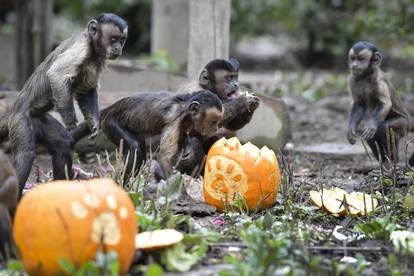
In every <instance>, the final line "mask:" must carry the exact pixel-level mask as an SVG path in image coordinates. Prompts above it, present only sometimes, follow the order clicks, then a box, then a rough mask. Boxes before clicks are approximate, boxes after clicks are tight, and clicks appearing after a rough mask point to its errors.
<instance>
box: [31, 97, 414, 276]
mask: <svg viewBox="0 0 414 276" xmlns="http://www.w3.org/2000/svg"><path fill="white" fill-rule="evenodd" d="M283 99H284V101H285V103H286V105H287V106H288V109H289V112H290V119H291V123H292V131H293V133H292V134H293V140H292V141H291V142H289V143H288V145H287V147H286V149H285V150H284V153H285V161H286V162H287V164H291V165H292V168H293V171H292V172H293V173H292V174H291V176H290V177H291V179H292V182H291V184H292V185H293V187H294V188H293V189H292V190H295V189H296V190H299V189H300V190H301V191H302V193H300V194H296V195H295V198H294V204H300V205H304V206H312V204H311V202H310V200H309V198H308V191H309V190H318V189H319V188H320V187H321V186H323V187H340V188H342V189H344V190H346V191H348V192H351V191H361V192H367V193H373V192H375V191H379V192H381V193H383V192H384V190H383V187H382V186H381V185H379V181H378V179H379V176H380V171H379V166H378V162H377V161H375V160H372V159H370V158H369V156H368V154H367V153H366V152H365V151H364V150H362V151H361V148H362V149H363V147H362V144H361V142H358V145H356V146H355V148H357V149H358V150H356V151H355V152H354V151H353V148H352V147H350V146H348V145H347V141H346V130H347V115H348V110H349V107H350V98H349V96H348V95H347V94H346V93H344V91H341V92H337V93H330V94H328V95H326V96H325V97H323V98H322V99H320V100H318V101H309V100H307V99H305V97H303V96H298V95H296V94H288V95H284V96H283ZM326 143H328V144H326ZM405 143H406V142H405V141H403V142H402V145H403V146H402V148H404V145H405ZM321 144H322V145H325V146H323V147H322V150H321V149H320V148H319V149H316V150H310V151H309V150H304V149H303V147H309V146H312V145H321ZM324 147H325V149H326V147H328V148H329V147H333V151H330V152H328V153H326V152H324ZM411 150H412V147H411V146H410V147H409V153H410V152H411ZM404 155H405V154H404V152H402V153H401V160H400V163H399V165H400V166H401V167H403V166H404V162H405V161H404V160H405V157H404ZM278 159H279V162H280V163H281V164H280V165H281V167H283V165H284V164H283V162H282V161H281V156H280V155H279V156H278ZM75 167H78V168H82V169H84V170H85V171H87V172H88V169H89V168H90V167H89V166H88V165H86V164H82V163H77V162H75ZM50 169H51V167H50V158H49V157H48V156H47V155H40V156H39V157H38V158H37V159H36V163H35V166H34V167H33V169H32V173H31V176H30V179H29V181H28V185H27V188H29V189H30V188H31V186H32V185H33V184H34V183H35V182H39V181H44V180H45V179H48V178H49V177H50ZM284 169H285V168H284ZM397 178H398V186H397V189H399V190H401V191H402V192H404V191H405V192H406V191H407V189H408V184H407V183H410V181H409V179H408V177H406V176H405V175H404V174H402V173H398V176H397ZM385 192H386V193H389V190H388V191H385ZM195 193H199V191H198V192H197V191H196V192H195ZM217 217H220V215H218V214H214V213H213V214H212V215H210V216H207V217H205V216H204V217H199V216H194V217H193V219H194V220H195V221H197V222H198V224H200V225H202V226H205V227H207V228H209V227H210V228H211V227H215V226H214V225H213V224H214V223H213V221H214V220H215V219H216V218H217ZM324 218H325V219H323V220H320V221H316V222H314V221H308V222H307V227H310V228H314V229H317V231H327V232H328V233H329V232H331V233H332V231H333V228H334V227H335V226H338V225H339V226H342V227H343V228H344V229H345V231H344V233H346V232H347V231H348V230H349V231H348V233H349V232H350V231H351V229H352V227H353V226H354V225H355V224H356V223H357V222H360V221H361V220H360V219H358V218H348V219H346V218H337V217H336V218H333V217H328V216H324ZM225 220H226V219H225ZM227 222H228V223H231V222H232V220H231V219H228V220H227ZM225 223H226V222H225ZM399 223H400V224H402V225H405V226H407V227H409V228H411V227H413V226H414V225H412V222H410V221H399ZM216 230H217V231H219V232H220V229H217V228H216ZM330 239H331V240H330V242H331V243H330V244H331V247H333V248H335V247H338V248H339V247H341V246H342V245H343V243H342V242H340V241H338V240H335V239H333V238H330ZM239 244H240V240H237V239H234V238H232V239H230V240H229V241H228V242H227V243H225V244H224V245H223V244H220V245H211V246H210V247H209V251H208V254H207V256H206V257H204V258H203V260H202V262H201V263H199V264H198V265H196V266H195V267H193V269H192V270H191V271H190V272H188V273H187V275H215V274H217V273H218V272H220V271H222V270H223V269H230V271H232V268H231V266H229V265H228V264H226V263H225V262H224V260H223V257H224V256H225V255H227V254H228V253H229V252H230V251H231V250H232V249H233V250H234V248H236V249H237V250H239V249H240V248H243V246H242V247H238V246H239ZM309 244H311V245H312V246H314V245H315V244H316V245H318V244H321V242H319V243H318V242H316V243H311V242H309ZM352 247H356V248H357V249H356V250H355V252H353V251H348V253H346V252H345V253H344V252H343V250H339V253H338V251H335V250H331V251H330V250H326V251H323V250H319V251H318V250H317V249H315V250H316V251H315V252H313V253H312V254H316V255H320V256H323V257H326V258H328V259H340V258H341V257H343V256H344V255H345V254H346V255H348V256H354V257H355V256H356V255H357V253H362V254H363V255H364V257H365V259H366V260H368V261H369V262H370V265H369V266H368V268H367V269H366V270H365V272H364V273H363V275H378V274H380V273H386V274H387V273H388V272H389V268H388V267H387V266H386V265H385V264H384V262H386V261H385V260H386V257H387V254H388V252H390V250H391V246H390V244H389V243H387V242H384V241H377V240H372V239H362V240H359V241H354V242H353V244H352ZM362 247H367V248H373V247H375V248H380V249H379V250H378V251H375V250H374V251H369V250H368V251H366V252H365V251H363V250H362V251H358V250H359V249H358V248H362ZM237 250H236V251H237ZM138 260H139V258H138ZM407 269H408V270H407V271H408V272H409V271H412V270H411V269H412V268H407ZM327 271H329V270H327ZM408 272H407V273H408ZM171 275H174V274H173V273H171ZM299 275H302V273H299ZM303 275H304V274H303ZM320 275H329V274H325V273H324V272H321V274H320ZM407 275H408V274H407Z"/></svg>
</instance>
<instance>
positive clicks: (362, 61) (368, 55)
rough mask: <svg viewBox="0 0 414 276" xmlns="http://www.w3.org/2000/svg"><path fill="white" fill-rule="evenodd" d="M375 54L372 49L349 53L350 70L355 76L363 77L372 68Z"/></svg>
mask: <svg viewBox="0 0 414 276" xmlns="http://www.w3.org/2000/svg"><path fill="white" fill-rule="evenodd" d="M372 57H373V53H372V51H371V50H370V49H362V50H359V51H355V50H354V48H352V49H351V50H350V51H349V69H350V71H351V72H352V74H354V75H362V74H364V73H365V72H366V71H367V70H368V69H370V67H371V60H372Z"/></svg>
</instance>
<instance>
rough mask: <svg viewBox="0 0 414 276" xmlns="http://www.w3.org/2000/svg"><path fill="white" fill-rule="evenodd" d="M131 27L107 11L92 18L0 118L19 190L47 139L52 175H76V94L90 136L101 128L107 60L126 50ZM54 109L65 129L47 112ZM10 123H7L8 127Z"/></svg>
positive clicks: (51, 57) (53, 55)
mask: <svg viewBox="0 0 414 276" xmlns="http://www.w3.org/2000/svg"><path fill="white" fill-rule="evenodd" d="M127 35H128V25H127V23H126V22H125V21H124V20H123V19H122V18H120V17H119V16H117V15H115V14H111V13H104V14H101V15H99V16H98V17H96V18H95V19H93V20H91V21H89V23H88V25H87V28H86V30H85V31H84V32H82V33H80V34H78V35H74V36H73V37H71V38H69V39H67V40H65V41H63V42H62V43H61V44H60V45H59V46H58V47H57V48H56V49H55V50H54V51H53V52H52V53H50V54H49V55H48V56H47V57H46V58H45V60H44V61H43V62H42V63H41V64H40V65H39V66H38V67H37V68H36V69H35V71H34V72H33V74H32V75H31V76H30V78H29V79H28V80H27V81H26V83H25V85H24V86H23V89H22V90H21V91H20V93H19V94H18V96H17V99H16V101H15V102H14V104H13V106H12V109H11V114H10V116H8V119H7V120H6V119H3V120H2V121H1V122H0V138H4V137H5V136H7V134H8V137H9V140H10V145H11V151H12V154H13V157H14V160H13V166H14V168H15V170H16V172H17V176H18V180H19V185H20V187H19V194H20V196H21V194H22V190H23V188H24V186H25V183H26V180H27V178H28V176H29V174H30V170H31V168H32V164H33V160H34V158H35V145H36V142H37V143H43V144H44V145H45V146H46V148H47V149H48V150H49V153H50V154H51V155H52V159H53V177H54V178H55V179H64V178H65V177H66V174H67V175H68V176H69V177H72V149H73V140H72V136H71V135H70V133H69V132H68V131H71V130H73V129H74V128H75V126H76V123H77V120H76V116H75V109H74V105H73V98H75V99H76V100H77V102H78V104H79V107H80V109H81V111H82V113H83V115H84V117H85V120H86V122H87V124H88V127H89V129H90V132H91V135H90V138H92V137H94V136H95V135H96V134H97V133H98V131H99V109H98V98H97V88H98V82H99V79H100V77H101V74H102V71H103V70H104V68H105V66H106V62H107V60H108V59H115V58H117V57H119V56H120V55H121V54H122V48H123V46H124V44H125V41H126V39H127ZM53 108H55V109H56V110H57V112H58V113H59V114H60V115H61V117H62V120H63V122H64V124H65V126H66V129H65V128H64V127H63V126H62V125H61V124H60V123H59V122H58V121H57V120H56V119H54V118H53V117H52V116H50V115H49V114H48V112H49V111H50V110H52V109H53ZM6 124H7V126H6Z"/></svg>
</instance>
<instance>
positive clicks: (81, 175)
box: [72, 167, 93, 180]
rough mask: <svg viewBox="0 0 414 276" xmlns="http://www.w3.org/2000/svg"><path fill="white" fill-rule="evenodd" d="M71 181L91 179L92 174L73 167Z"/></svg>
mask: <svg viewBox="0 0 414 276" xmlns="http://www.w3.org/2000/svg"><path fill="white" fill-rule="evenodd" d="M72 171H73V179H80V180H86V179H91V178H93V173H91V172H87V171H84V170H83V169H81V168H79V167H73V169H72Z"/></svg>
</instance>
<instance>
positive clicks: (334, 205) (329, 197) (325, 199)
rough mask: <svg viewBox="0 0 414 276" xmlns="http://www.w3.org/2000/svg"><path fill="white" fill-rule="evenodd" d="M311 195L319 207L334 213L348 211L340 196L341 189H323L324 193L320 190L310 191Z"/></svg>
mask: <svg viewBox="0 0 414 276" xmlns="http://www.w3.org/2000/svg"><path fill="white" fill-rule="evenodd" d="M309 193H310V197H311V200H312V201H313V203H315V205H316V206H318V207H319V208H324V209H326V210H327V211H328V212H330V213H332V214H339V213H340V214H342V213H343V212H346V210H345V207H344V204H342V200H341V199H340V196H341V195H342V193H340V191H335V190H328V189H323V191H322V193H321V192H318V191H310V192H309Z"/></svg>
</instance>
